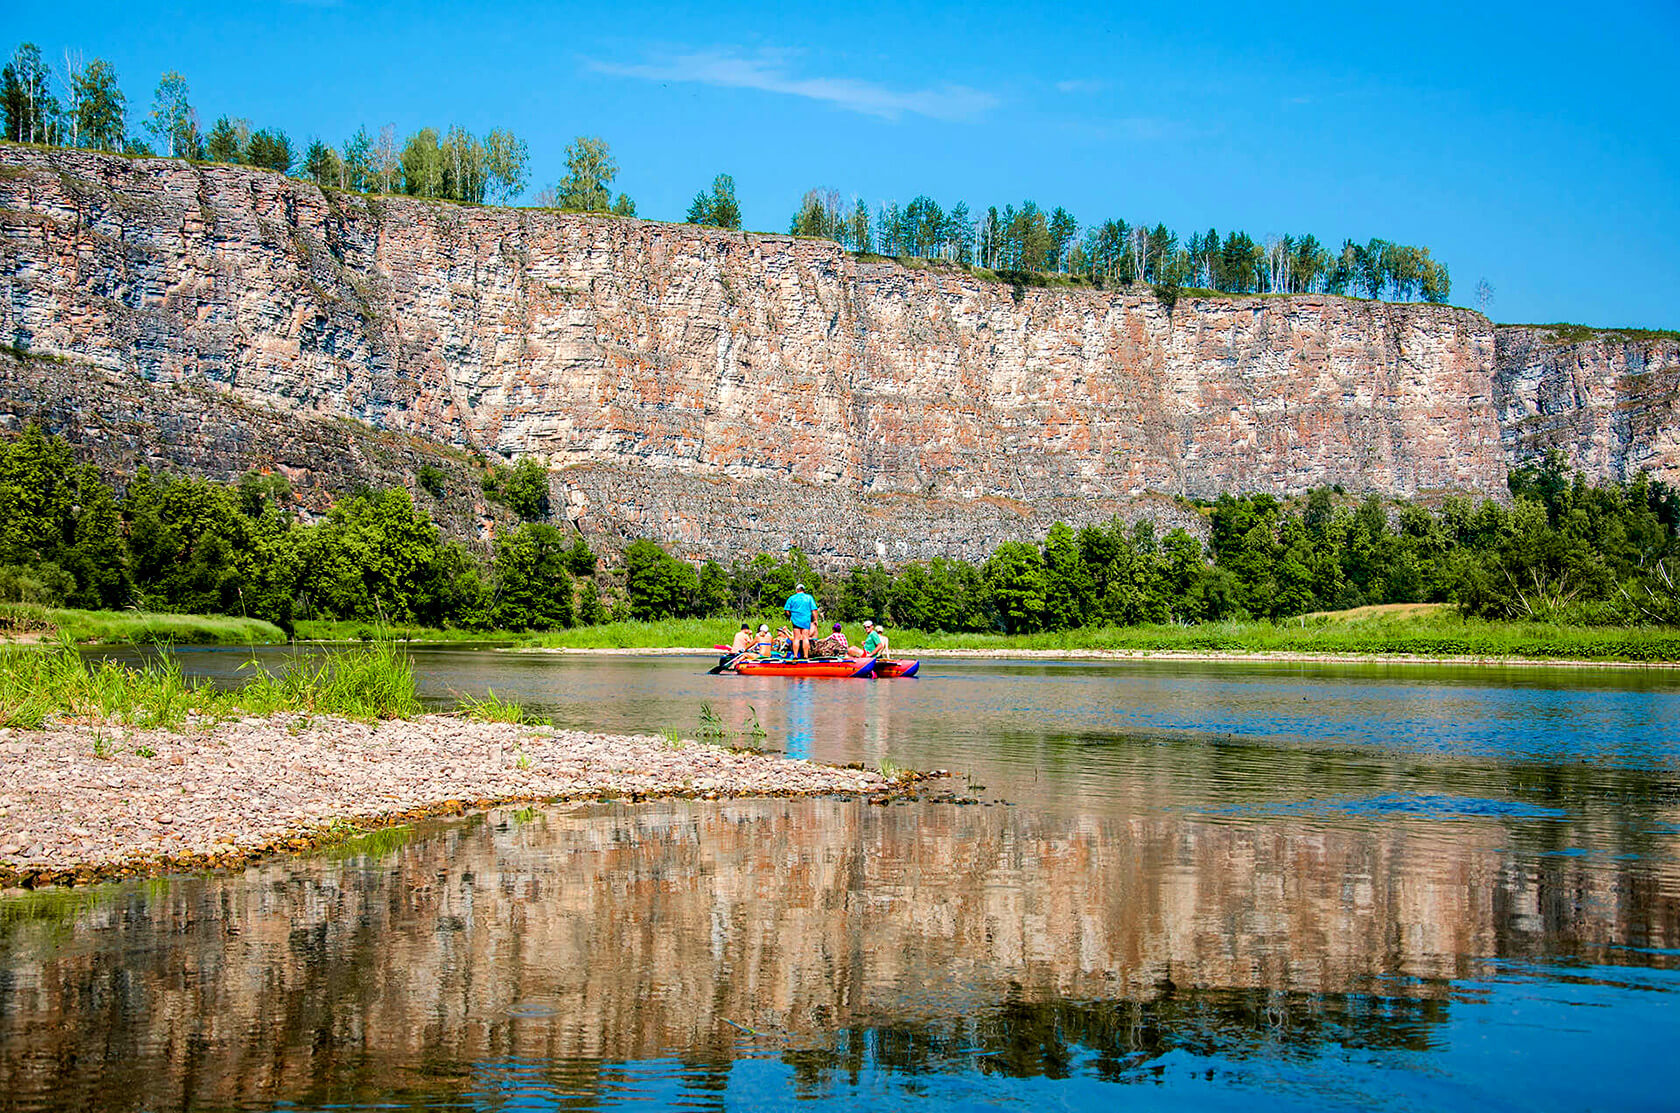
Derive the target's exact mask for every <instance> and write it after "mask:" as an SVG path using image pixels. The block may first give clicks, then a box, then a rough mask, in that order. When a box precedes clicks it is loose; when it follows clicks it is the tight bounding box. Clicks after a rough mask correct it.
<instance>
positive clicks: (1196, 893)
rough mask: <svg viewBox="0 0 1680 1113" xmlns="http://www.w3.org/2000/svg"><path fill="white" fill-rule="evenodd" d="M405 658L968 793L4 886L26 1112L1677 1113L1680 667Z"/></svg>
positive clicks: (584, 710) (639, 810)
mask: <svg viewBox="0 0 1680 1113" xmlns="http://www.w3.org/2000/svg"><path fill="white" fill-rule="evenodd" d="M264 652H265V653H267V652H270V651H264ZM272 652H275V653H277V652H279V651H272ZM181 656H182V659H183V661H184V663H185V664H186V666H187V667H188V668H189V670H190V671H192V672H194V673H197V674H200V675H205V676H211V677H219V678H224V679H225V678H229V677H232V676H235V675H237V668H238V666H239V665H240V664H241V663H242V662H243V661H245V660H247V659H248V657H249V653H248V651H236V652H234V651H217V650H184V651H181ZM416 662H417V670H418V676H419V680H420V685H421V689H422V693H423V694H424V695H425V696H426V697H428V698H430V699H434V700H439V701H442V700H447V699H449V698H451V697H452V696H453V695H454V694H456V693H467V692H470V693H482V692H484V691H486V690H489V689H494V690H495V691H496V692H497V694H498V695H500V696H502V697H503V698H511V699H517V700H520V701H522V702H525V703H526V704H527V705H528V706H530V707H532V708H534V709H536V710H539V711H540V712H542V713H543V714H547V715H552V716H553V717H554V718H555V720H556V721H557V722H559V723H560V724H562V725H567V726H582V727H598V728H601V729H606V730H613V731H622V730H640V731H648V732H659V731H662V730H664V729H667V728H675V729H678V730H680V731H681V732H682V733H684V734H685V735H688V736H690V737H692V736H693V735H694V734H695V732H696V730H697V728H698V726H699V723H700V718H701V715H702V714H703V712H702V705H703V704H704V705H705V706H706V707H707V708H708V709H709V712H710V714H711V715H713V716H715V718H716V720H718V721H721V723H722V724H723V727H724V729H727V730H729V731H732V732H735V733H736V734H737V735H738V736H739V739H740V741H741V742H742V743H743V744H759V745H763V746H764V747H766V748H768V749H772V750H780V751H785V752H789V753H792V754H794V755H796V756H808V757H812V758H815V759H817V760H822V761H832V762H851V761H861V762H864V763H867V764H869V765H871V766H874V765H879V764H882V763H883V762H892V763H896V764H898V765H900V766H906V767H914V768H930V767H941V768H946V769H950V770H952V771H953V773H954V777H953V783H954V785H955V787H956V788H957V789H959V790H960V791H961V792H963V793H964V794H968V795H972V796H973V797H974V798H976V799H978V800H980V801H981V803H979V804H975V805H970V806H962V805H955V804H949V803H931V802H924V803H910V804H895V805H889V806H885V807H882V806H876V805H870V804H868V803H865V802H861V801H838V800H817V801H785V800H769V801H747V802H719V803H706V802H654V803H643V804H629V803H623V804H619V803H614V804H598V805H589V806H584V807H555V808H548V809H544V808H534V809H532V808H522V809H502V810H497V811H493V812H490V813H488V814H485V815H479V816H473V817H470V818H468V819H466V820H457V821H450V822H438V823H435V824H430V825H422V826H419V827H415V828H409V829H400V830H397V831H393V832H382V833H379V834H376V835H373V836H370V837H368V838H366V839H363V840H360V841H359V842H354V843H351V844H348V845H346V846H343V847H340V848H336V849H334V850H333V851H330V852H327V853H323V854H316V855H310V856H306V857H300V858H288V859H272V860H269V861H266V862H264V863H261V864H258V865H256V866H254V867H252V868H249V869H246V870H244V871H242V872H239V873H235V874H216V875H207V876H194V877H176V878H168V879H161V880H154V881H149V882H136V883H130V884H118V885H107V886H100V887H95V888H90V889H86V890H75V891H67V892H58V893H39V894H29V895H24V896H21V897H16V898H12V899H0V1109H4V1110H10V1109H19V1110H39V1109H81V1108H91V1107H100V1108H118V1109H134V1110H142V1109H161V1108H165V1107H168V1108H177V1109H184V1108H262V1109H269V1108H288V1109H294V1108H301V1109H319V1108H336V1107H346V1106H365V1105H378V1106H381V1107H386V1108H463V1109H498V1110H499V1109H569V1110H570V1109H599V1108H607V1107H615V1106H623V1105H641V1106H644V1107H659V1106H681V1107H686V1108H714V1109H722V1108H754V1107H759V1106H765V1105H771V1106H774V1105H781V1104H792V1103H795V1102H799V1101H806V1100H809V1101H818V1102H827V1103H833V1104H836V1105H845V1106H847V1107H863V1108H869V1107H879V1108H899V1107H902V1106H904V1105H906V1104H914V1105H919V1106H926V1107H929V1108H945V1107H964V1108H966V1107H994V1106H1002V1107H1021V1106H1034V1107H1040V1108H1109V1107H1114V1106H1117V1105H1119V1104H1121V1103H1126V1104H1128V1105H1130V1106H1136V1107H1143V1108H1151V1107H1168V1106H1178V1105H1181V1104H1183V1103H1184V1102H1186V1101H1189V1102H1194V1103H1196V1104H1197V1105H1200V1106H1206V1107H1215V1108H1221V1107H1230V1108H1241V1109H1244V1110H1255V1109H1293V1108H1303V1109H1304V1108H1313V1109H1321V1108H1326V1107H1329V1108H1338V1107H1340V1108H1356V1107H1357V1108H1372V1107H1376V1108H1385V1109H1397V1110H1398V1109H1416V1108H1431V1109H1435V1108H1452V1109H1458V1108H1463V1109H1475V1110H1477V1111H1478V1113H1480V1111H1482V1110H1486V1109H1506V1108H1508V1109H1533V1108H1542V1109H1580V1108H1616V1109H1641V1108H1653V1109H1654V1108H1672V1107H1674V1104H1675V1101H1676V1099H1675V1098H1674V1096H1673V1094H1672V1092H1671V1085H1670V1083H1669V1080H1668V1074H1667V1068H1664V1067H1663V1066H1662V1064H1663V1063H1664V1062H1667V1061H1668V1055H1669V1054H1670V1053H1671V1048H1672V1046H1673V1044H1674V1041H1675V1038H1676V1037H1677V1036H1680V1020H1677V1019H1676V1017H1677V1016H1680V996H1676V994H1677V993H1680V675H1677V674H1675V673H1673V672H1656V671H1650V672H1646V671H1637V670H1630V671H1623V670H1592V669H1583V670H1570V669H1543V670H1535V669H1509V670H1506V669H1496V668H1486V669H1484V668H1463V667H1431V666H1328V665H1278V664H1268V665H1257V664H1230V663H1186V662H1171V663H1164V662H1150V663H1113V664H1110V663H1100V664H1098V663H1065V664H1064V663H1043V662H1033V663H1022V662H1009V661H989V660H988V661H945V660H934V661H929V662H928V663H927V664H926V665H925V666H924V672H923V675H922V676H920V677H918V678H916V679H914V680H906V681H891V682H867V681H803V682H798V681H796V682H789V681H786V680H774V679H769V678H756V679H755V678H742V677H711V676H707V675H705V674H704V669H705V667H706V666H707V665H709V664H710V663H711V662H710V661H709V660H704V659H695V658H632V657H582V656H559V655H552V654H542V653H514V652H500V651H492V650H483V649H435V650H434V649H426V650H420V651H417V652H416ZM755 724H756V725H757V727H758V728H759V729H760V730H762V732H763V733H762V735H759V734H758V733H757V732H756V731H755V730H754V725H755Z"/></svg>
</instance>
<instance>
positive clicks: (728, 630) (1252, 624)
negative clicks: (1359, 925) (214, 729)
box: [299, 604, 1680, 662]
mask: <svg viewBox="0 0 1680 1113" xmlns="http://www.w3.org/2000/svg"><path fill="white" fill-rule="evenodd" d="M757 621H759V620H757V619H755V620H754V622H755V624H756V622H757ZM764 621H769V620H768V618H766V619H764ZM325 625H326V624H314V623H300V624H299V636H300V637H301V636H306V634H305V631H306V630H309V631H311V632H310V633H309V634H308V635H307V636H315V637H320V636H323V634H322V633H316V632H314V631H318V630H321V629H322V627H323V626H325ZM336 625H340V626H343V625H349V624H336ZM737 629H739V623H736V622H731V621H729V620H727V619H667V620H663V621H659V622H612V623H606V624H604V625H601V626H582V627H577V628H575V629H571V630H558V631H552V632H548V633H541V634H510V633H507V632H505V631H503V632H492V633H471V632H467V631H460V630H445V631H432V630H423V629H414V630H408V631H402V630H400V629H397V628H381V629H380V630H378V631H365V632H368V633H377V634H378V635H379V636H398V637H402V636H411V637H413V638H414V640H416V641H434V640H435V641H447V642H474V641H477V642H491V641H493V642H497V643H501V644H511V645H525V646H540V647H547V648H567V649H653V648H690V649H702V648H709V647H711V646H713V645H719V644H727V643H728V642H729V640H730V639H731V638H733V637H734V635H735V631H736V630H737ZM329 632H330V633H332V634H336V635H337V636H338V637H339V638H350V635H349V634H346V633H340V632H338V631H329ZM847 633H848V634H849V635H850V636H852V637H853V638H854V639H857V638H859V637H861V635H862V629H861V627H859V626H857V625H856V624H848V625H847ZM890 633H891V636H892V644H893V647H894V651H895V652H897V653H917V652H923V653H937V652H938V651H940V650H967V649H983V650H999V651H1003V652H1008V651H1010V650H1040V651H1058V650H1059V651H1066V652H1079V651H1112V652H1130V653H1145V652H1166V653H1231V654H1242V653H1301V654H1323V655H1333V656H1344V655H1370V656H1384V657H1391V656H1414V657H1492V658H1512V659H1517V658H1528V659H1540V660H1579V661H1652V662H1659V661H1680V629H1677V628H1674V627H1604V626H1569V625H1561V624H1552V623H1539V622H1489V621H1485V620H1482V619H1474V618H1465V617H1463V616H1462V615H1460V614H1459V613H1458V611H1457V610H1456V609H1454V608H1452V607H1449V606H1444V605H1439V604H1403V605H1396V606H1383V607H1361V608H1358V609H1356V610H1351V611H1337V612H1332V613H1327V614H1316V615H1307V616H1305V617H1302V618H1294V619H1289V620H1287V621H1283V622H1269V621H1257V622H1256V621H1247V622H1208V623H1203V624H1201V625H1199V626H1170V625H1161V626H1103V627H1082V628H1080V629H1077V630H1056V631H1044V632H1040V633H1036V634H1016V635H1005V634H945V633H924V632H922V631H918V630H902V629H894V630H892V631H890Z"/></svg>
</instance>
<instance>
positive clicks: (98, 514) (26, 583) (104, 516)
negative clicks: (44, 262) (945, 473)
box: [0, 426, 1680, 633]
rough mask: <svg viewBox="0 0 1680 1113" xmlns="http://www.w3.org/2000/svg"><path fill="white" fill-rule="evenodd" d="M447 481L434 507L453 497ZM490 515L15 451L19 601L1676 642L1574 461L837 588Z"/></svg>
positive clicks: (522, 500) (262, 611) (793, 571)
mask: <svg viewBox="0 0 1680 1113" xmlns="http://www.w3.org/2000/svg"><path fill="white" fill-rule="evenodd" d="M440 483H441V473H440V472H438V471H437V470H436V469H431V468H422V469H421V473H420V474H419V475H418V477H417V487H418V488H419V489H420V490H422V491H426V492H429V493H431V494H437V493H439V489H440ZM483 483H484V489H485V493H486V494H487V495H488V496H490V497H493V498H496V499H498V500H499V501H502V502H504V503H505V504H507V505H508V506H509V507H510V508H512V509H514V510H515V511H516V512H517V513H518V514H519V516H520V517H521V518H522V519H524V520H522V521H521V522H520V523H519V524H518V525H516V526H513V527H511V528H507V529H504V530H502V531H501V532H500V533H499V534H498V535H497V537H496V538H495V540H494V542H493V544H492V545H491V546H489V548H488V549H487V550H475V549H470V548H468V547H467V546H465V545H463V544H461V543H460V542H458V541H454V540H451V539H449V538H447V537H445V536H444V535H443V533H442V532H441V531H440V530H439V528H438V526H437V524H436V522H435V521H434V520H433V518H432V516H431V514H430V513H429V512H428V511H427V510H426V509H425V508H424V507H423V506H418V505H416V503H415V501H414V496H413V495H411V493H410V492H409V491H407V490H404V489H402V488H389V489H383V490H364V491H359V492H355V493H352V494H350V495H347V496H345V497H342V498H340V499H339V500H338V501H337V503H336V504H335V505H334V506H333V507H332V509H331V510H330V511H328V512H327V513H326V514H325V515H323V516H321V517H320V518H319V520H316V521H313V522H308V523H305V522H303V521H300V520H299V515H298V514H297V513H296V512H295V511H294V510H293V508H292V500H291V499H290V491H289V487H288V485H287V484H286V482H285V480H284V479H283V478H281V477H278V476H275V475H264V474H259V473H257V472H251V473H248V474H246V475H245V476H243V477H241V478H240V479H239V480H238V481H237V482H235V483H229V484H220V483H214V482H210V481H207V480H202V479H188V478H181V477H174V476H159V475H154V474H152V473H151V472H149V471H147V470H146V469H141V470H140V471H139V472H138V473H137V474H136V475H134V476H133V477H131V478H130V479H129V481H128V483H127V485H126V487H125V488H124V489H123V490H122V491H121V492H120V493H119V492H118V491H116V490H115V489H114V488H113V487H112V486H111V485H110V484H109V483H107V482H106V481H105V479H103V478H102V477H101V475H100V473H99V472H98V471H97V470H96V469H95V468H94V467H93V466H91V465H86V464H78V463H77V462H76V460H75V458H74V455H73V453H72V451H71V449H70V447H69V446H68V445H67V444H66V443H65V442H64V441H63V440H62V439H59V438H54V437H49V436H47V435H45V434H44V433H43V432H42V431H41V430H40V429H38V428H36V427H34V426H30V427H28V428H26V429H25V430H24V431H23V433H22V434H21V435H19V436H18V437H16V438H15V439H13V440H11V441H10V442H8V443H7V444H5V445H4V446H3V448H0V602H28V603H39V604H48V605H58V604H68V605H72V606H77V607H85V608H89V609H120V608H127V607H139V608H142V609H151V610H164V611H180V612H189V613H203V614H230V615H248V616H250V617H253V618H263V619H267V620H269V621H272V622H275V623H277V624H279V625H280V626H282V627H283V628H289V627H290V625H291V624H292V623H293V622H294V621H295V620H296V619H299V618H352V619H368V620H376V619H385V620H388V621H393V622H414V623H422V624H426V625H433V626H455V627H460V628H466V629H505V630H514V631H521V630H545V629H557V628H563V627H568V626H572V625H574V624H595V623H599V622H601V621H604V620H606V619H608V618H636V619H663V618H685V617H722V616H726V615H727V616H731V617H733V616H748V615H758V614H767V613H768V614H775V613H776V612H777V611H778V610H779V608H780V606H781V603H782V600H784V599H785V598H787V596H788V595H789V594H791V593H792V590H793V585H794V584H795V583H796V582H804V583H806V584H807V585H810V586H811V587H812V588H813V590H814V591H815V593H816V595H817V597H818V598H819V600H820V601H821V602H822V605H823V610H824V612H825V613H826V614H828V615H830V616H832V617H834V618H838V619H841V620H845V621H861V620H862V619H864V618H877V619H886V620H889V621H891V622H893V623H896V624H898V625H900V626H908V627H913V628H917V629H922V630H929V631H998V632H1004V633H1031V632H1034V631H1038V630H1061V629H1075V628H1079V627H1099V626H1107V625H1123V626H1124V625H1137V624H1147V623H1198V622H1207V621H1218V620H1222V619H1238V618H1264V619H1273V620H1280V619H1286V618H1290V617H1293V616H1297V615H1301V614H1305V613H1308V612H1312V611H1319V610H1339V609H1344V608H1348V607H1355V606H1361V605H1366V604H1376V603H1411V602H1448V603H1455V604H1457V605H1458V606H1459V607H1460V608H1461V609H1462V610H1463V611H1464V612H1465V613H1467V614H1470V615H1476V616H1482V617H1489V618H1501V619H1548V620H1571V621H1578V622H1586V623H1595V624H1616V625H1628V624H1633V625H1638V624H1647V623H1653V624H1668V625H1680V593H1676V591H1675V590H1674V582H1673V578H1674V577H1673V573H1674V570H1675V567H1676V564H1677V563H1680V540H1677V537H1680V533H1677V530H1680V495H1677V494H1676V493H1675V492H1674V491H1673V490H1671V489H1669V488H1668V487H1666V486H1665V485H1663V484H1661V483H1657V482H1652V481H1650V480H1648V479H1646V478H1644V477H1640V478H1637V479H1635V480H1633V481H1632V482H1629V483H1625V484H1605V485H1599V486H1594V485H1590V484H1588V483H1587V482H1586V481H1585V480H1584V479H1583V478H1582V477H1581V476H1580V475H1579V474H1578V473H1576V474H1574V475H1571V474H1570V473H1569V471H1568V469H1567V467H1566V466H1565V464H1564V461H1563V458H1562V457H1561V456H1560V455H1556V454H1554V455H1553V456H1551V457H1549V458H1548V459H1547V461H1546V462H1545V463H1544V464H1542V465H1539V466H1534V467H1528V468H1521V469H1518V470H1517V471H1515V472H1514V473H1513V474H1512V477H1511V493H1512V495H1513V498H1512V499H1511V500H1510V501H1508V502H1497V501H1493V500H1484V501H1481V502H1475V501H1473V500H1471V499H1468V498H1464V497H1451V498H1448V499H1446V500H1445V501H1444V502H1443V503H1442V504H1441V506H1440V507H1439V508H1438V509H1430V508H1428V507H1426V506H1423V505H1420V504H1418V503H1414V502H1405V501H1401V502H1397V503H1395V502H1386V501H1384V500H1382V499H1379V498H1378V497H1376V496H1374V495H1373V496H1369V497H1367V498H1365V499H1363V500H1362V501H1355V500H1353V499H1350V498H1348V497H1346V496H1343V495H1340V494H1338V493H1337V492H1335V491H1333V490H1331V489H1328V488H1321V489H1318V490H1315V491H1313V492H1312V493H1311V494H1309V495H1307V496H1305V497H1303V498H1298V499H1289V500H1279V499H1277V498H1274V497H1272V496H1270V495H1264V494H1260V495H1242V496H1236V495H1225V496H1221V497H1220V498H1219V499H1216V500H1214V501H1212V502H1208V503H1202V504H1191V505H1190V509H1192V510H1194V511H1195V512H1196V513H1199V514H1200V515H1202V516H1203V517H1204V518H1205V521H1206V523H1207V540H1206V541H1205V542H1204V541H1203V540H1202V539H1201V538H1200V537H1198V536H1196V535H1194V534H1192V533H1191V532H1189V531H1188V530H1185V529H1183V528H1175V529H1173V530H1171V531H1168V532H1167V533H1165V534H1164V535H1161V534H1160V533H1158V531H1157V530H1156V528H1155V527H1154V525H1153V524H1152V523H1151V522H1150V521H1148V520H1140V521H1138V522H1135V523H1133V524H1130V525H1126V524H1124V523H1121V522H1119V521H1118V520H1116V521H1111V522H1109V523H1108V524H1106V525H1095V524H1093V525H1087V526H1085V527H1084V528H1082V529H1078V530H1075V529H1073V528H1071V527H1069V526H1067V525H1064V524H1061V523H1057V524H1056V525H1054V526H1052V527H1051V528H1050V530H1049V532H1048V533H1047V535H1046V536H1045V537H1044V538H1043V540H1042V541H1041V542H1032V541H1025V540H1019V541H1008V542H1005V543H1003V544H1000V545H999V546H998V547H997V548H996V549H994V550H993V551H992V552H991V553H990V554H989V555H987V556H986V557H985V559H984V560H981V561H979V562H977V563H971V562H969V561H965V560H958V559H946V558H938V559H935V560H931V561H921V562H913V563H909V564H906V565H903V566H901V567H899V568H897V569H890V570H889V569H887V568H886V567H884V566H883V565H881V564H878V563H877V564H873V565H867V566H860V567H856V568H852V569H850V570H848V571H846V572H845V573H844V574H841V575H829V576H824V575H821V574H819V573H818V571H817V570H816V569H814V568H813V567H812V566H811V564H810V562H809V560H808V559H807V558H806V557H805V556H804V555H803V554H802V553H801V552H800V551H799V550H798V549H792V550H790V551H788V552H787V553H786V554H784V555H782V556H771V555H769V554H762V553H761V554H759V555H757V556H755V557H753V558H751V559H741V560H736V561H734V562H733V563H732V564H731V566H730V567H727V568H725V567H724V566H723V565H722V564H720V563H719V562H717V561H715V560H707V561H704V562H700V563H698V564H695V563H690V562H687V561H683V560H680V559H678V558H677V557H675V556H672V555H670V554H669V553H667V552H666V551H665V550H664V549H663V548H662V547H660V546H659V545H658V544H656V543H655V542H653V541H651V540H646V539H643V540H638V541H634V542H632V543H631V544H629V545H628V546H627V547H626V548H625V550H624V553H623V560H622V564H621V566H620V567H619V568H617V569H614V570H612V571H611V572H610V573H607V572H603V571H602V570H599V569H598V568H597V559H596V556H595V554H594V553H593V552H592V551H591V550H590V548H589V546H588V545H587V544H586V543H585V542H584V541H583V539H582V538H581V537H580V536H578V535H576V534H575V533H568V532H566V531H565V530H563V529H562V528H559V527H556V526H555V525H553V524H551V523H550V522H548V521H546V520H544V519H545V518H546V517H547V515H548V506H547V477H546V474H545V473H544V472H543V470H542V468H541V467H540V465H538V464H536V463H535V462H534V461H524V462H521V464H520V465H519V466H518V467H515V468H500V469H491V470H490V471H488V472H487V473H486V474H485V476H484V479H483Z"/></svg>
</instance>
